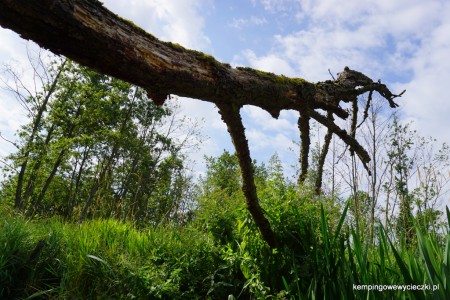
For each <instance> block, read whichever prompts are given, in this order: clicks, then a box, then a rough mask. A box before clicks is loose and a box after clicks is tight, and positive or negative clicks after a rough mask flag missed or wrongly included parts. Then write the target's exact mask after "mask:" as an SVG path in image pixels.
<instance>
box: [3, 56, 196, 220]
mask: <svg viewBox="0 0 450 300" xmlns="http://www.w3.org/2000/svg"><path fill="white" fill-rule="evenodd" d="M50 74H51V77H52V80H51V81H50V82H49V83H48V85H47V86H45V87H44V88H43V91H42V92H41V93H40V94H38V95H36V97H29V98H28V100H27V101H29V103H30V107H31V114H32V115H36V116H39V118H38V117H32V118H30V123H29V124H27V125H26V126H24V127H23V129H21V131H20V132H19V136H20V137H21V141H20V142H19V145H20V148H19V151H18V152H17V153H15V154H13V155H11V156H10V157H9V162H10V165H11V166H13V168H9V169H8V171H9V177H8V180H6V181H4V182H3V188H2V196H3V199H4V200H3V201H8V202H14V203H15V207H16V208H18V209H21V210H23V211H26V212H27V214H28V215H29V216H53V215H60V216H64V217H65V218H66V219H68V220H73V219H80V220H84V219H86V218H92V217H115V218H117V219H125V220H133V221H135V222H137V223H139V224H141V225H147V224H159V223H164V222H167V221H168V219H175V218H178V219H180V222H181V219H182V218H183V214H184V213H185V212H184V211H182V207H183V205H184V202H187V201H189V199H187V196H186V195H187V194H188V193H189V192H188V190H189V186H190V180H191V179H190V177H189V176H188V175H187V173H186V164H185V160H186V157H185V156H184V155H183V154H182V152H181V150H182V149H183V147H185V146H186V145H185V144H186V141H189V139H190V138H191V137H192V135H195V134H196V130H197V129H196V127H195V126H194V127H192V125H191V124H189V123H188V122H187V121H183V122H184V126H185V127H184V128H187V129H186V130H187V131H188V132H189V133H188V134H187V138H186V140H184V141H179V140H176V139H175V138H174V137H173V136H174V135H175V134H177V135H181V134H183V132H181V131H179V128H181V127H180V126H179V125H178V124H177V122H178V121H177V119H176V117H175V115H174V113H175V110H176V109H177V108H176V106H171V107H169V106H157V105H155V104H153V102H152V101H151V100H150V99H148V98H147V96H146V93H145V92H144V91H143V90H141V89H140V88H137V87H134V86H132V85H130V84H129V83H126V82H123V81H120V80H117V79H114V78H112V77H108V76H105V75H101V74H99V73H97V72H95V71H93V70H90V69H88V68H85V67H82V66H79V65H77V64H74V63H73V62H71V61H64V62H60V63H57V62H55V63H54V64H53V67H52V69H51V72H50ZM32 104H34V105H32ZM177 128H178V129H177ZM176 130H178V132H176ZM194 146H195V145H194Z"/></svg>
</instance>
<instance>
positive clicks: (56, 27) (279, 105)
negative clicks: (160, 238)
mask: <svg viewBox="0 0 450 300" xmlns="http://www.w3.org/2000/svg"><path fill="white" fill-rule="evenodd" d="M0 25H1V26H3V27H5V28H9V29H12V30H14V31H15V32H17V33H19V34H20V35H21V36H22V37H23V38H25V39H30V40H33V41H34V42H36V43H37V44H39V45H40V46H42V47H44V48H47V49H49V50H50V51H52V52H54V53H56V54H62V55H64V56H66V57H68V58H70V59H72V60H74V61H77V62H79V63H81V64H83V65H86V66H89V67H92V68H94V69H96V70H97V71H99V72H102V73H105V74H108V75H112V76H114V77H117V78H120V79H122V80H126V81H128V82H131V83H133V84H135V85H138V86H141V87H143V88H145V89H146V90H147V92H148V95H149V97H150V98H152V99H153V101H154V102H155V103H157V104H162V103H164V101H165V100H166V98H167V96H168V95H169V94H176V95H178V96H184V97H190V98H196V99H199V100H203V101H208V102H212V103H214V104H216V105H217V107H218V108H219V110H220V113H221V115H222V119H223V120H224V121H225V123H227V126H228V130H229V132H230V134H231V137H232V139H233V142H234V145H235V148H236V152H237V155H238V157H239V163H240V166H241V169H242V176H243V183H244V184H243V191H244V193H245V196H246V198H247V207H248V209H249V211H250V213H251V214H252V216H253V218H254V219H255V223H256V224H257V225H258V227H259V229H260V231H261V233H262V236H263V238H264V239H265V240H266V242H267V243H268V244H269V245H270V246H271V247H275V246H276V242H275V238H274V234H273V232H272V230H271V228H270V225H269V222H268V220H267V219H266V217H265V216H264V214H263V210H262V209H261V207H260V205H259V203H258V200H257V198H256V189H255V187H254V182H253V170H252V169H251V164H249V163H248V161H249V157H250V152H249V149H248V144H247V141H246V138H245V132H244V127H243V125H242V122H241V120H240V116H239V110H240V108H241V107H243V106H244V105H255V106H258V107H260V108H262V109H264V110H266V111H268V112H269V113H270V114H271V115H272V116H273V117H274V118H277V117H278V116H279V114H280V111H281V110H284V109H292V110H296V111H298V112H299V113H300V116H301V118H300V120H299V124H298V125H299V127H300V131H301V136H302V137H304V141H306V143H305V145H304V146H303V147H302V149H303V151H302V156H303V157H305V159H303V160H302V175H303V176H304V174H303V171H306V170H307V167H308V159H307V157H308V152H309V145H306V144H309V132H308V131H309V125H308V123H309V121H310V120H311V119H314V120H316V121H318V122H319V123H321V124H322V125H324V126H326V127H328V130H329V131H330V132H331V133H334V134H336V135H337V136H339V137H340V138H341V139H342V140H343V141H344V142H345V143H347V145H348V146H349V148H350V149H351V150H352V152H354V153H356V154H357V155H358V157H359V158H360V159H361V160H362V162H363V163H364V164H365V165H367V163H368V162H369V160H370V158H369V155H368V154H367V152H366V151H365V150H364V148H363V147H362V146H361V145H360V144H359V143H358V142H357V141H356V140H355V138H354V136H352V135H351V134H348V133H347V132H346V131H345V130H344V129H342V128H340V127H339V126H337V125H336V124H335V123H334V122H333V119H331V118H327V117H326V116H324V115H322V114H321V113H319V112H317V111H316V109H322V110H325V111H327V112H330V113H332V114H334V115H335V116H337V117H339V118H347V117H348V116H349V113H348V112H347V111H345V110H344V109H342V108H341V107H340V106H339V103H340V102H341V101H343V102H351V101H352V100H353V99H355V98H356V97H357V96H359V95H361V94H364V93H366V92H370V91H377V92H378V93H380V94H381V95H382V96H383V97H384V98H386V99H387V100H388V101H389V104H390V106H391V107H396V106H397V105H396V104H395V103H394V101H393V99H394V98H395V97H398V96H400V95H401V94H400V95H394V94H392V93H391V92H390V91H389V89H388V88H387V87H386V86H385V85H384V84H382V83H381V82H379V81H378V82H374V81H372V80H371V79H369V78H368V77H366V76H365V75H363V74H361V73H359V72H356V71H353V70H350V69H349V68H345V69H344V71H343V72H342V73H341V75H340V76H339V77H338V78H337V79H336V80H329V81H325V82H319V83H311V82H308V81H306V80H303V79H300V78H287V77H285V76H276V75H274V74H272V73H267V72H261V71H257V70H253V69H250V68H231V67H230V65H229V64H224V63H220V62H218V61H217V60H215V59H214V58H213V57H211V56H209V55H205V54H203V53H201V52H198V51H193V50H188V49H185V48H183V47H181V46H179V45H177V44H173V43H166V42H162V41H160V40H158V39H157V38H155V37H154V36H152V35H151V34H149V33H147V32H145V31H144V30H142V29H141V28H139V27H137V26H136V25H134V24H133V23H131V22H129V21H127V20H124V19H122V18H120V17H119V16H117V15H115V14H114V13H112V12H110V11H109V10H108V9H106V8H105V7H104V6H103V5H102V3H101V2H99V1H97V0H40V1H35V0H0Z"/></svg>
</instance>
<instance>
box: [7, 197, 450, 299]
mask: <svg viewBox="0 0 450 300" xmlns="http://www.w3.org/2000/svg"><path fill="white" fill-rule="evenodd" d="M272 191H274V190H272ZM286 192H288V191H286ZM294 195H295V196H296V197H293V196H294ZM281 198H283V197H281ZM281 198H273V197H270V205H266V206H265V208H266V209H267V213H268V215H269V216H271V222H273V224H275V225H274V228H275V230H276V231H277V234H278V236H279V237H280V244H281V245H282V246H281V247H279V248H277V249H270V248H269V247H268V246H267V245H266V244H265V243H264V242H263V241H262V240H261V238H260V236H259V233H258V231H257V229H256V227H255V226H254V224H253V222H252V220H251V217H250V216H249V214H248V213H247V211H246V210H245V209H244V208H243V207H242V206H240V205H237V206H234V207H233V209H229V210H228V211H227V213H224V214H223V215H220V216H218V215H217V214H215V215H214V214H211V215H209V217H208V216H206V215H203V216H202V218H199V220H197V221H196V222H193V223H192V224H190V225H188V226H183V227H181V226H165V227H161V226H160V227H155V228H146V229H142V228H140V229H138V228H136V227H135V226H134V225H133V224H132V223H123V222H120V221H117V220H113V219H103V220H102V219H98V220H90V221H86V222H84V223H82V224H76V223H65V222H60V220H58V219H56V218H50V219H40V220H39V219H38V220H28V219H26V218H25V217H22V216H21V215H18V214H16V213H14V212H13V211H11V210H9V209H7V208H2V212H1V214H2V216H3V219H2V221H1V222H0V298H1V299H15V298H16V299H32V298H39V299H55V298H57V299H227V298H228V299H336V298H341V299H363V298H364V299H430V298H432V299H448V296H449V295H450V283H449V282H448V278H450V277H449V275H450V265H449V262H450V251H449V247H450V236H449V234H448V228H446V229H445V232H441V233H439V234H438V233H435V232H423V231H421V229H420V227H419V226H416V227H415V228H416V234H415V237H416V242H415V245H414V246H413V247H407V246H406V245H405V244H404V243H402V241H397V240H394V235H392V234H391V233H390V232H389V231H387V230H386V229H385V228H384V227H383V226H381V225H380V226H379V227H378V229H377V238H376V239H375V242H374V243H373V244H372V243H370V242H369V241H367V240H366V239H365V238H364V237H363V236H361V235H360V234H358V233H357V232H358V231H356V230H354V228H352V227H351V226H349V225H348V224H347V223H346V222H345V220H346V214H347V210H348V205H345V206H344V207H343V211H342V212H341V214H340V215H339V214H338V212H337V211H336V212H331V213H328V212H327V211H326V210H325V209H323V207H325V205H324V204H326V200H324V199H322V200H320V199H316V200H318V202H325V203H323V204H318V205H317V206H318V207H315V206H316V205H312V204H311V203H309V202H308V203H307V204H306V200H305V199H303V200H302V197H301V195H299V193H297V194H296V193H294V192H293V191H289V192H288V193H287V194H286V197H284V198H283V200H282V201H281V200H278V201H277V199H281ZM266 204H268V203H266ZM305 205H307V206H305ZM447 217H450V213H449V211H448V210H447ZM222 222H223V224H228V226H223V227H220V226H216V227H209V225H210V224H219V223H222ZM208 224H209V225H208ZM333 224H334V225H333ZM282 225H283V226H282ZM443 229H444V228H443ZM220 230H222V232H219V231H220ZM362 285H367V286H371V287H372V290H370V291H369V290H367V288H363V287H362ZM373 285H379V286H380V287H374V286H373ZM396 285H404V286H405V288H408V287H407V285H410V286H409V288H412V286H413V285H417V286H419V288H422V287H425V288H426V290H418V291H413V290H406V291H403V290H389V288H392V287H393V286H396ZM421 285H424V286H421ZM380 288H384V289H385V290H383V291H380V290H379V289H380ZM433 289H434V290H433Z"/></svg>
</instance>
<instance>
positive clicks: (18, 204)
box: [14, 60, 67, 209]
mask: <svg viewBox="0 0 450 300" xmlns="http://www.w3.org/2000/svg"><path fill="white" fill-rule="evenodd" d="M66 61H67V60H64V61H63V63H62V64H61V66H60V67H59V71H58V73H57V74H56V76H55V78H54V79H53V82H52V84H51V86H50V89H49V90H48V92H47V94H46V95H45V97H44V100H43V101H42V104H41V105H40V106H39V108H38V111H37V114H36V117H35V119H34V121H33V129H32V130H31V135H30V137H29V138H28V140H27V142H26V144H25V147H24V148H25V153H24V155H23V157H24V161H23V162H22V165H21V166H20V171H19V176H18V179H17V187H16V194H15V199H14V207H15V208H17V209H20V208H22V207H23V205H22V189H23V183H24V178H25V172H26V169H27V164H28V157H29V155H30V151H31V145H32V144H33V142H34V139H35V138H36V136H37V134H38V131H39V128H40V127H41V126H42V116H43V114H44V112H45V110H46V109H47V104H48V102H49V100H50V97H51V96H52V94H53V92H54V91H55V89H56V84H57V83H58V80H59V77H60V75H61V73H62V71H63V69H64V65H65V64H66Z"/></svg>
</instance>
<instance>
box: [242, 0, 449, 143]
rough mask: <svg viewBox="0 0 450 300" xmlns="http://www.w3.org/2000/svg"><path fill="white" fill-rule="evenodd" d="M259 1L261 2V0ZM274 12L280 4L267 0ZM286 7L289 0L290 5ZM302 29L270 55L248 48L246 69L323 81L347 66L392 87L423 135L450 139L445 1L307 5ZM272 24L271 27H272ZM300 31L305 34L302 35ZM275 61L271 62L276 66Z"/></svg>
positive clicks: (280, 37) (328, 0)
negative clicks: (331, 73)
mask: <svg viewBox="0 0 450 300" xmlns="http://www.w3.org/2000/svg"><path fill="white" fill-rule="evenodd" d="M254 3H255V4H256V3H258V1H254ZM260 3H262V4H264V5H265V7H266V8H267V9H273V8H274V7H275V6H274V5H275V4H274V2H273V1H260ZM284 3H285V4H286V2H284ZM299 3H300V5H299V6H297V8H298V10H297V12H296V16H297V20H298V24H297V25H293V27H292V30H290V31H289V32H287V33H286V34H277V35H275V36H274V39H273V44H272V45H271V47H268V49H269V51H268V52H267V53H262V54H259V55H256V54H255V53H254V52H253V51H251V50H245V51H242V53H241V55H240V56H239V59H240V61H239V62H240V63H241V64H248V65H251V66H252V67H255V68H261V69H264V70H269V71H272V72H275V73H285V74H288V75H292V74H295V75H296V76H300V77H304V78H306V79H308V80H312V81H319V80H326V79H330V78H329V74H328V69H331V71H332V72H333V73H336V72H339V71H340V70H342V68H343V67H344V66H346V65H349V66H350V67H351V68H353V69H357V70H360V71H363V72H364V73H366V74H367V75H369V76H371V77H372V78H373V79H375V80H376V79H382V80H383V81H384V82H387V83H388V84H389V85H390V86H391V87H392V88H393V89H394V92H395V91H398V92H400V91H401V90H403V89H406V90H407V93H406V94H405V95H404V97H403V98H402V99H400V100H399V102H400V103H401V104H402V109H403V112H404V113H405V115H406V116H407V117H408V118H409V119H412V120H415V121H416V123H417V124H416V126H417V127H418V128H420V129H421V132H422V134H423V135H433V136H437V137H440V138H441V140H444V141H450V138H449V137H448V134H447V133H446V128H447V127H449V126H450V119H449V118H448V115H447V114H448V113H447V112H448V111H450V101H448V100H449V99H448V91H447V85H448V82H449V80H450V72H449V70H450V35H449V32H450V3H449V2H448V1H443V0H433V1H420V0H413V1H409V0H399V1H390V0H376V1H375V0H370V1H365V2H363V1H358V0H349V1H333V0H319V1H316V0H314V1H313V0H301V1H299ZM269 25H270V24H269ZM295 26H296V27H297V28H298V30H295ZM270 62H271V63H270Z"/></svg>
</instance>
